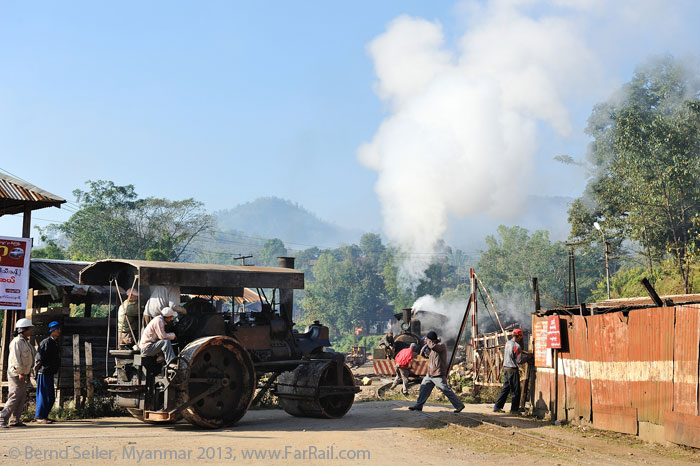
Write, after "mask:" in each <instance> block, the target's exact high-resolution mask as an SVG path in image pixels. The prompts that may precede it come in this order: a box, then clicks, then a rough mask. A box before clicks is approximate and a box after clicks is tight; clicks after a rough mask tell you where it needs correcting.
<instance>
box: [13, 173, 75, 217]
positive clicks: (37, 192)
mask: <svg viewBox="0 0 700 466" xmlns="http://www.w3.org/2000/svg"><path fill="white" fill-rule="evenodd" d="M64 202H66V200H65V199H63V198H60V197H58V196H56V195H55V194H51V193H50V192H48V191H44V190H43V189H41V188H37V187H36V186H34V185H33V184H30V183H27V182H26V181H22V180H18V179H17V178H13V177H11V176H9V175H5V174H3V173H0V215H4V214H16V213H19V212H22V211H24V206H25V204H27V203H31V204H32V210H33V209H37V208H39V209H40V208H43V207H51V206H55V207H58V206H60V205H61V204H63V203H64Z"/></svg>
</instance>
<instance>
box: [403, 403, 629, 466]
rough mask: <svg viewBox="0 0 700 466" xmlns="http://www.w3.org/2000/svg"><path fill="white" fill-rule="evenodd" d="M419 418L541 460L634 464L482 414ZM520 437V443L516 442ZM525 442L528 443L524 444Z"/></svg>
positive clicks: (434, 414)
mask: <svg viewBox="0 0 700 466" xmlns="http://www.w3.org/2000/svg"><path fill="white" fill-rule="evenodd" d="M394 405H395V406H396V407H400V408H405V405H402V404H399V403H394ZM420 414H421V415H422V416H424V417H427V418H429V419H432V420H435V421H438V422H440V423H443V424H446V425H451V426H454V427H456V428H458V429H463V430H466V431H468V432H469V433H470V434H474V435H476V436H479V437H483V438H485V439H489V440H494V441H498V442H501V443H504V444H507V445H509V446H510V447H516V448H517V449H518V450H521V451H522V450H528V451H532V452H533V453H535V454H537V455H538V456H549V457H553V458H557V459H560V460H562V461H566V462H569V463H570V462H573V463H577V464H585V465H601V464H604V465H614V464H620V463H623V462H624V463H631V461H630V460H629V459H628V458H624V457H616V456H613V455H608V454H604V453H600V452H597V451H592V450H590V449H586V448H583V447H579V446H576V445H571V444H569V443H565V442H561V441H558V440H553V439H551V438H548V437H544V436H541V435H536V434H530V433H528V432H523V430H522V428H519V427H515V426H510V425H508V426H503V425H499V424H496V423H494V422H490V421H487V420H485V419H484V418H483V417H482V416H481V415H479V414H473V413H469V414H465V413H460V414H458V415H449V417H450V418H451V419H450V418H447V416H446V415H445V414H442V413H430V412H425V411H421V413H420ZM518 437H519V438H520V440H517V438H518ZM523 438H524V439H527V440H526V441H523V440H522V439H523Z"/></svg>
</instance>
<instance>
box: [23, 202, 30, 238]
mask: <svg viewBox="0 0 700 466" xmlns="http://www.w3.org/2000/svg"><path fill="white" fill-rule="evenodd" d="M31 234H32V208H31V207H30V205H29V203H26V204H25V205H24V216H23V217H22V238H31Z"/></svg>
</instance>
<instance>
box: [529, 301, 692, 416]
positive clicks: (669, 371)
mask: <svg viewBox="0 0 700 466" xmlns="http://www.w3.org/2000/svg"><path fill="white" fill-rule="evenodd" d="M545 319H547V318H546V317H534V316H533V325H534V323H535V322H537V321H541V320H545ZM560 323H561V325H560V327H561V330H562V337H563V338H562V340H563V342H564V347H563V348H562V349H561V350H560V352H559V358H560V359H559V407H560V408H559V412H558V418H559V419H561V420H569V421H571V420H574V419H584V420H592V419H594V418H595V412H594V409H593V406H594V405H599V407H598V408H596V409H600V410H603V409H606V412H607V413H608V414H609V413H610V412H611V411H610V410H609V409H608V408H606V407H611V408H613V407H614V408H621V409H622V410H623V411H624V410H626V411H624V412H625V413H628V414H629V413H631V414H629V415H631V416H634V415H635V414H634V413H635V410H636V416H637V420H638V421H642V422H651V423H654V424H661V425H663V424H664V413H665V412H666V411H675V412H679V413H683V414H690V415H694V416H697V415H698V414H700V389H699V386H698V383H699V382H700V375H699V366H700V305H686V306H677V307H664V308H650V309H639V310H633V311H629V313H623V312H613V313H607V314H600V315H595V316H585V317H584V316H561V322H560ZM553 395H554V369H553V367H548V368H543V367H538V368H537V375H536V381H535V392H534V398H535V399H534V401H535V409H536V410H539V411H551V410H552V409H553V407H554V397H553ZM600 405H602V406H600ZM621 412H622V411H621ZM601 415H602V414H601ZM632 419H634V418H633V417H632Z"/></svg>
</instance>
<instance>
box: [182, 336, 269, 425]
mask: <svg viewBox="0 0 700 466" xmlns="http://www.w3.org/2000/svg"><path fill="white" fill-rule="evenodd" d="M178 359H182V360H183V361H180V363H179V366H180V369H179V370H178V375H177V379H179V380H178V381H177V382H178V383H177V386H178V401H179V403H180V404H184V403H188V402H189V403H190V404H191V406H189V407H188V408H187V409H185V410H184V411H183V412H182V417H183V418H185V419H186V420H187V421H189V422H190V423H191V424H195V425H198V426H201V427H207V428H211V429H216V428H219V427H227V426H231V425H233V424H235V423H236V422H238V420H240V419H241V418H242V417H243V415H244V414H245V413H246V412H247V411H248V408H249V407H250V403H251V402H252V400H253V393H254V392H255V387H256V385H257V382H256V378H255V368H254V366H253V361H252V360H251V358H250V355H249V354H248V352H247V351H246V350H245V348H243V346H241V344H240V343H238V341H237V340H235V339H234V338H231V337H227V336H213V337H204V338H200V339H198V340H195V341H193V342H192V343H190V344H189V345H187V346H186V347H185V348H184V349H183V350H182V351H181V353H180V356H179V357H178ZM193 399H196V401H195V402H194V403H192V400H193Z"/></svg>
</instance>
